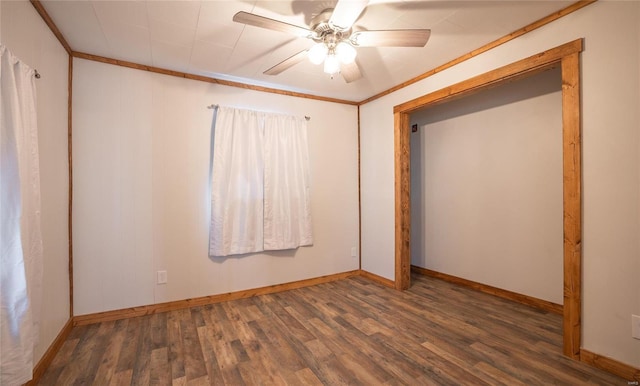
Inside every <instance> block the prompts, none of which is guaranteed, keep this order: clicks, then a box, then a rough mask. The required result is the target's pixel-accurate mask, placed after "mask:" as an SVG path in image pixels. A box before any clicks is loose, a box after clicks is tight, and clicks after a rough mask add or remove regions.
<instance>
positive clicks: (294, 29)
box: [233, 11, 311, 38]
mask: <svg viewBox="0 0 640 386" xmlns="http://www.w3.org/2000/svg"><path fill="white" fill-rule="evenodd" d="M233 21H235V22H238V23H242V24H247V25H252V26H255V27H260V28H266V29H271V30H274V31H280V32H286V33H290V34H293V35H296V36H300V37H303V38H306V37H309V36H311V31H310V30H308V29H306V28H303V27H298V26H297V25H293V24H289V23H285V22H282V21H278V20H273V19H269V18H268V17H264V16H259V15H256V14H253V13H248V12H244V11H240V12H238V13H236V14H235V15H233Z"/></svg>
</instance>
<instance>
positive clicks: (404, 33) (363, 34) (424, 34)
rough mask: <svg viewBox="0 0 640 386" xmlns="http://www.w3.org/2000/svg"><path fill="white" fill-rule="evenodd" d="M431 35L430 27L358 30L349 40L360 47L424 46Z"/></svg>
mask: <svg viewBox="0 0 640 386" xmlns="http://www.w3.org/2000/svg"><path fill="white" fill-rule="evenodd" d="M429 36H431V30H429V29H401V30H389V31H357V32H354V33H353V34H351V37H350V38H349V40H351V42H352V44H353V45H354V46H358V47H424V46H425V45H426V44H427V42H428V41H429Z"/></svg>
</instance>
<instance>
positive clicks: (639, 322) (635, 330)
mask: <svg viewBox="0 0 640 386" xmlns="http://www.w3.org/2000/svg"><path fill="white" fill-rule="evenodd" d="M631 336H633V337H634V338H636V339H640V316H638V315H631Z"/></svg>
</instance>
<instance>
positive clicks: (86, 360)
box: [39, 275, 627, 385]
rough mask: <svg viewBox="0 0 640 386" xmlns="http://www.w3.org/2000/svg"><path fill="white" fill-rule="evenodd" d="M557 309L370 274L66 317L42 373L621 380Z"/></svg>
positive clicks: (68, 376)
mask: <svg viewBox="0 0 640 386" xmlns="http://www.w3.org/2000/svg"><path fill="white" fill-rule="evenodd" d="M561 342H562V337H561V318H560V316H559V315H555V314H549V313H546V312H542V311H538V310H536V309H532V308H529V307H527V306H523V305H520V304H517V303H513V302H510V301H508V300H504V299H500V298H497V297H493V296H491V295H487V294H483V293H479V292H474V291H471V290H469V289H467V288H463V287H459V286H456V285H454V284H450V283H447V282H444V281H441V280H437V279H433V278H427V277H424V276H415V275H414V276H413V284H412V287H411V289H410V290H408V291H406V292H398V291H395V290H392V289H389V288H385V287H382V286H380V285H378V284H376V283H374V282H371V281H369V280H368V279H365V278H362V277H353V278H349V279H345V280H341V281H337V282H332V283H326V284H320V285H317V286H313V287H308V288H302V289H297V290H291V291H287V292H281V293H277V294H272V295H264V296H259V297H254V298H249V299H242V300H235V301H231V302H226V303H219V304H214V305H209V306H204V307H195V308H192V309H185V310H178V311H173V312H167V313H160V314H154V315H148V316H144V317H137V318H132V319H126V320H120V321H115V322H105V323H100V324H94V325H88V326H80V327H74V328H73V330H72V332H71V334H70V335H69V337H68V339H67V340H66V342H65V343H64V345H63V346H62V349H61V350H60V351H59V352H58V354H57V356H56V357H55V358H54V360H53V362H52V364H51V366H50V367H49V369H48V370H47V372H46V373H45V374H44V376H43V377H42V379H41V381H40V383H39V384H40V385H209V384H212V385H222V384H227V385H243V384H247V385H249V384H251V385H254V384H260V385H271V384H278V385H285V384H288V385H322V384H324V385H340V384H354V385H356V384H361V385H379V384H388V385H499V384H504V385H551V384H557V385H627V381H626V380H624V379H621V378H618V377H615V376H613V375H610V374H608V373H605V372H602V371H600V370H597V369H594V368H591V367H589V366H587V365H585V364H583V363H579V362H576V361H572V360H570V359H567V358H565V357H563V356H562V354H561V351H562V350H561Z"/></svg>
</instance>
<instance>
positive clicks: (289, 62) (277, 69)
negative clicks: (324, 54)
mask: <svg viewBox="0 0 640 386" xmlns="http://www.w3.org/2000/svg"><path fill="white" fill-rule="evenodd" d="M307 52H309V50H303V51H300V52H298V53H297V54H295V55H293V56H290V57H288V58H287V59H285V60H283V61H282V62H280V63H278V64H276V65H275V66H273V67H271V68H270V69H268V70H267V71H265V72H263V74H265V75H278V74H279V73H281V72H282V71H284V70H287V69H289V68H290V67H293V66H294V65H296V64H298V63H300V62H302V61H303V60H304V59H305V58H306V57H307Z"/></svg>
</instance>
